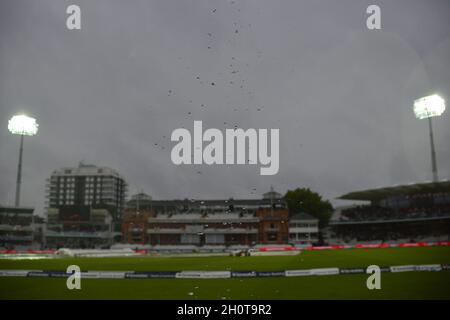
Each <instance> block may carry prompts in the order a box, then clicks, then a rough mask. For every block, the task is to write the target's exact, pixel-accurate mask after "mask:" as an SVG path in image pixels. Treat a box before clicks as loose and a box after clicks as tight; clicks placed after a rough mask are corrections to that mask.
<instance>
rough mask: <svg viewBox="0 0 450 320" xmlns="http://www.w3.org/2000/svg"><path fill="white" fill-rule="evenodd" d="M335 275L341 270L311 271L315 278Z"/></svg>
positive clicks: (321, 269)
mask: <svg viewBox="0 0 450 320" xmlns="http://www.w3.org/2000/svg"><path fill="white" fill-rule="evenodd" d="M333 274H339V268H319V269H311V275H314V276H325V275H333Z"/></svg>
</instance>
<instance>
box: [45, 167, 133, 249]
mask: <svg viewBox="0 0 450 320" xmlns="http://www.w3.org/2000/svg"><path fill="white" fill-rule="evenodd" d="M126 191H127V185H126V182H125V179H124V178H123V177H122V176H121V175H120V174H119V173H117V172H116V171H115V170H113V169H110V168H108V167H97V166H94V165H86V164H83V163H80V164H79V166H78V167H72V168H62V169H60V170H56V171H54V172H53V173H52V175H51V177H50V178H49V179H48V183H47V201H48V208H47V218H48V222H47V223H48V224H47V232H46V242H47V246H48V247H60V246H65V247H78V248H79V247H101V246H108V245H110V244H112V242H113V241H114V237H115V236H117V235H120V229H117V228H116V227H115V226H116V225H118V222H119V221H120V220H121V219H122V214H123V209H124V206H125V196H126Z"/></svg>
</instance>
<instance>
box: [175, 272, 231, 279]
mask: <svg viewBox="0 0 450 320" xmlns="http://www.w3.org/2000/svg"><path fill="white" fill-rule="evenodd" d="M175 278H187V279H220V278H231V272H230V271H181V272H177V273H176V275H175Z"/></svg>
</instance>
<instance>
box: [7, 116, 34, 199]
mask: <svg viewBox="0 0 450 320" xmlns="http://www.w3.org/2000/svg"><path fill="white" fill-rule="evenodd" d="M38 127H39V125H38V124H37V122H36V119H35V118H32V117H28V116H26V115H24V114H18V115H15V116H14V117H12V118H11V119H10V120H9V122H8V130H9V132H11V133H12V134H17V135H20V149H19V164H18V166H17V181H16V202H15V205H16V207H19V206H20V185H21V184H22V154H23V139H24V137H25V136H34V135H35V134H36V133H37V131H38Z"/></svg>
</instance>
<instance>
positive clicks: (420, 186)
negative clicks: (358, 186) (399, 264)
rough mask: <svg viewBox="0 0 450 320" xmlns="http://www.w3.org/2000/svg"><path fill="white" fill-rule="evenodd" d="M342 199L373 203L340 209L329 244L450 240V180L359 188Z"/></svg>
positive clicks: (329, 237) (330, 231)
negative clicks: (360, 189)
mask: <svg viewBox="0 0 450 320" xmlns="http://www.w3.org/2000/svg"><path fill="white" fill-rule="evenodd" d="M340 199H346V200H364V201H370V204H366V205H357V206H353V207H349V208H344V209H342V210H338V212H336V214H335V215H334V217H333V219H332V220H331V222H330V224H329V229H328V242H329V243H347V244H354V243H356V242H367V243H370V242H372V243H376V242H387V241H389V242H405V241H409V242H416V241H447V240H449V236H450V182H449V181H441V182H429V183H416V184H409V185H404V186H394V187H387V188H379V189H372V190H364V191H356V192H351V193H349V194H346V195H343V196H341V197H340Z"/></svg>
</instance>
